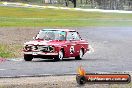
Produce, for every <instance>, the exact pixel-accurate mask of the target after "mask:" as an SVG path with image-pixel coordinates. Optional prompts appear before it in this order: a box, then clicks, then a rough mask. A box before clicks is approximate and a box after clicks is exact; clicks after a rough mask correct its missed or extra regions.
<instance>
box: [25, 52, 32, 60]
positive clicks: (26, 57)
mask: <svg viewBox="0 0 132 88" xmlns="http://www.w3.org/2000/svg"><path fill="white" fill-rule="evenodd" d="M32 59H33V56H32V55H26V54H24V60H25V61H32Z"/></svg>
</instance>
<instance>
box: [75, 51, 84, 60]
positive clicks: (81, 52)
mask: <svg viewBox="0 0 132 88" xmlns="http://www.w3.org/2000/svg"><path fill="white" fill-rule="evenodd" d="M83 55H84V53H83V50H82V49H80V51H79V55H78V56H76V57H75V59H76V60H82V57H83Z"/></svg>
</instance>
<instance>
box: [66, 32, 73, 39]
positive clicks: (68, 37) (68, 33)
mask: <svg viewBox="0 0 132 88" xmlns="http://www.w3.org/2000/svg"><path fill="white" fill-rule="evenodd" d="M66 39H67V40H73V37H72V32H67V38H66Z"/></svg>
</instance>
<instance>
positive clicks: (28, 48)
mask: <svg viewBox="0 0 132 88" xmlns="http://www.w3.org/2000/svg"><path fill="white" fill-rule="evenodd" d="M24 50H26V51H31V50H32V45H24Z"/></svg>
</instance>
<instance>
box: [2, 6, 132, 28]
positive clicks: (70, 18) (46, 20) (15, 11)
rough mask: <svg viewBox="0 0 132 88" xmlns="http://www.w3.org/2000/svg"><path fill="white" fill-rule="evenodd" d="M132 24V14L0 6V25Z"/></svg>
mask: <svg viewBox="0 0 132 88" xmlns="http://www.w3.org/2000/svg"><path fill="white" fill-rule="evenodd" d="M82 26H132V14H119V13H99V12H82V11H69V10H54V9H35V8H13V7H0V27H82Z"/></svg>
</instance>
